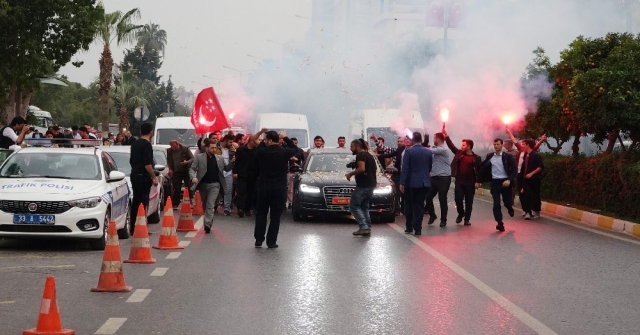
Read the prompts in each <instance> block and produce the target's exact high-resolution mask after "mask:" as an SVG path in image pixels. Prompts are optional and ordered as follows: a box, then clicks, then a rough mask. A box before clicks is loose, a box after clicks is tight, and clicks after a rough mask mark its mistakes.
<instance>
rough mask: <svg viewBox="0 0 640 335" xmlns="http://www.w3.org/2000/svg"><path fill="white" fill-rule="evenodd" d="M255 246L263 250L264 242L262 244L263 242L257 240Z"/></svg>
mask: <svg viewBox="0 0 640 335" xmlns="http://www.w3.org/2000/svg"><path fill="white" fill-rule="evenodd" d="M253 245H254V246H255V247H256V248H262V242H261V241H260V242H259V241H258V240H256V243H254V244H253Z"/></svg>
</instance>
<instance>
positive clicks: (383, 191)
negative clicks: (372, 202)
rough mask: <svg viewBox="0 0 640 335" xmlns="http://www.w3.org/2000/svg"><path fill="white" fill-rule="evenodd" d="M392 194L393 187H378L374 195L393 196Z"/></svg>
mask: <svg viewBox="0 0 640 335" xmlns="http://www.w3.org/2000/svg"><path fill="white" fill-rule="evenodd" d="M391 192H393V188H392V187H391V185H387V186H383V187H376V189H375V190H373V194H391Z"/></svg>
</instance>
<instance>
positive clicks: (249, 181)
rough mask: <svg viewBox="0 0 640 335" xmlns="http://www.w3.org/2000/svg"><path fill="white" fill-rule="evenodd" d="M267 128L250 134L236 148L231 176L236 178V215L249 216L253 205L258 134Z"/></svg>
mask: <svg viewBox="0 0 640 335" xmlns="http://www.w3.org/2000/svg"><path fill="white" fill-rule="evenodd" d="M266 131H267V129H262V130H260V131H259V132H258V133H257V134H255V135H253V136H251V138H250V139H249V141H248V142H247V144H245V145H243V146H241V147H240V148H238V150H236V162H235V164H234V165H233V176H234V178H235V179H236V191H237V195H236V207H238V217H241V218H243V217H244V216H245V215H247V216H251V210H252V209H253V207H254V205H255V198H256V174H255V169H254V166H255V164H256V162H255V154H256V151H257V149H256V148H257V147H258V144H259V143H260V140H259V138H260V135H262V134H263V133H264V132H266Z"/></svg>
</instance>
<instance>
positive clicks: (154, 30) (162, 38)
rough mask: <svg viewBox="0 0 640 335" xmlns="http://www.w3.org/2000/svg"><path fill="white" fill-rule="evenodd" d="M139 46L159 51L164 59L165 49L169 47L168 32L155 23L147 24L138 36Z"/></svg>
mask: <svg viewBox="0 0 640 335" xmlns="http://www.w3.org/2000/svg"><path fill="white" fill-rule="evenodd" d="M136 38H137V39H138V46H141V47H144V48H150V49H151V50H157V51H159V52H160V53H162V57H164V47H165V46H166V45H167V32H166V31H165V30H164V29H160V26H159V25H157V24H155V23H149V24H145V25H144V27H142V29H140V30H139V31H138V33H137V34H136Z"/></svg>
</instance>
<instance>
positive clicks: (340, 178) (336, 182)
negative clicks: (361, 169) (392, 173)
mask: <svg viewBox="0 0 640 335" xmlns="http://www.w3.org/2000/svg"><path fill="white" fill-rule="evenodd" d="M345 174H346V173H345V172H309V173H304V174H303V175H302V176H300V181H301V182H302V183H306V184H310V185H321V186H351V185H352V186H356V178H355V177H352V178H351V181H348V180H347V178H346V177H345V176H344V175H345ZM377 181H378V186H386V185H390V182H389V180H388V179H387V178H385V177H384V176H380V175H378V177H377Z"/></svg>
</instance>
